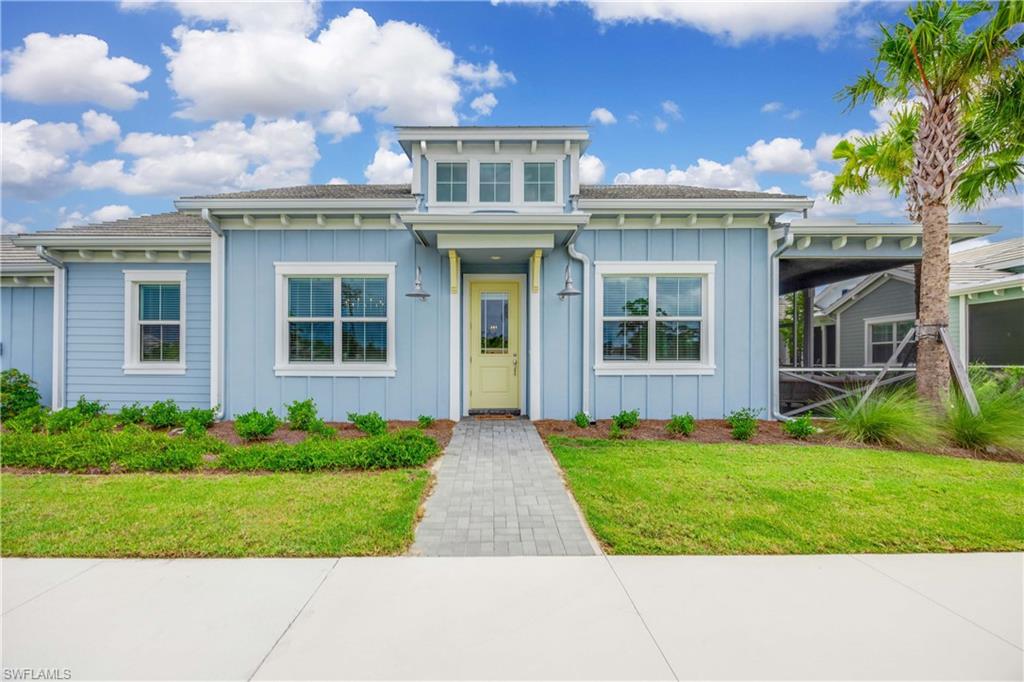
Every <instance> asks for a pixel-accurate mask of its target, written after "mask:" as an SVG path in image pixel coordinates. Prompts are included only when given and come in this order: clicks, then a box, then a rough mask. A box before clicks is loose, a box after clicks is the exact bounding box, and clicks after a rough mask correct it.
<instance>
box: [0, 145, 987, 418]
mask: <svg viewBox="0 0 1024 682" xmlns="http://www.w3.org/2000/svg"><path fill="white" fill-rule="evenodd" d="M396 132H397V138H398V142H399V143H400V144H401V147H402V149H403V150H404V151H405V153H406V155H407V156H408V158H409V160H410V162H411V165H412V171H413V174H412V180H411V182H410V183H409V184H405V185H307V186H301V187H290V188H280V189H268V190H257V191H251V192H232V193H227V194H218V195H209V196H196V197H184V198H181V199H179V200H177V201H176V202H175V207H176V208H177V211H175V212H171V213H165V214H160V215H155V216H143V217H139V218H132V219H129V220H123V221H117V222H113V223H103V224H99V225H89V226H83V227H75V228H68V229H58V230H51V231H45V232H36V233H31V234H25V235H21V236H18V237H16V238H15V239H14V243H15V244H17V245H19V246H21V247H31V248H32V249H35V253H36V254H38V256H39V259H41V260H38V259H36V260H34V261H33V262H34V265H33V267H36V268H39V269H40V273H41V274H40V276H41V277H50V278H51V282H52V284H50V285H49V286H47V287H46V288H45V291H46V294H45V296H44V295H40V299H42V298H46V297H52V301H53V307H52V314H51V315H50V317H49V318H48V319H50V320H51V327H52V333H51V327H46V326H45V324H43V322H44V320H45V319H47V315H46V314H45V307H43V304H42V302H40V306H39V307H38V308H33V312H32V315H31V316H29V315H27V313H19V315H20V316H19V317H18V318H17V321H12V322H8V323H7V324H5V334H10V336H11V339H12V340H6V339H7V338H8V337H7V336H5V345H7V344H12V347H14V348H17V349H19V351H20V349H23V348H25V347H26V346H28V347H32V348H42V347H44V346H45V338H47V336H46V335H50V336H49V338H50V339H51V340H50V349H51V352H50V353H48V354H46V356H47V357H49V358H51V365H52V372H51V369H50V368H43V367H38V366H35V365H31V364H23V366H24V367H26V368H29V369H30V370H31V373H32V374H33V375H34V376H35V377H36V378H37V380H38V381H39V382H40V384H45V383H47V376H48V373H50V374H51V375H52V376H51V377H50V381H49V385H50V386H51V389H50V391H51V396H50V397H51V403H52V404H53V405H54V406H55V407H60V406H62V405H65V404H68V403H71V402H73V401H75V400H76V399H77V398H78V396H80V395H85V396H87V397H89V398H92V399H96V400H101V401H103V402H105V403H108V404H109V405H110V406H111V408H117V407H118V406H120V405H123V404H125V403H131V402H134V401H140V402H143V403H151V402H153V401H155V400H162V399H166V398H173V399H174V400H176V401H177V402H179V403H180V404H182V405H183V406H185V407H193V406H210V405H219V406H220V407H221V411H222V415H223V416H225V417H228V418H231V417H234V416H235V415H238V414H240V413H243V412H246V411H249V410H251V409H254V408H256V409H260V410H265V409H267V408H272V409H275V410H277V411H279V412H280V411H281V409H282V405H283V404H284V403H286V402H289V401H291V400H295V399H305V398H307V397H312V398H314V399H315V400H316V402H317V405H318V407H319V409H320V411H321V413H322V414H323V415H324V416H325V417H326V418H328V419H331V420H343V419H345V418H346V415H347V414H348V413H349V412H352V411H356V412H366V411H371V410H376V411H378V412H380V413H381V414H382V415H384V416H385V417H386V418H389V419H415V418H416V417H417V416H418V415H421V414H424V415H431V416H435V417H449V418H452V419H459V418H461V417H462V416H464V415H467V414H470V413H474V412H477V411H483V410H501V411H509V412H519V413H520V414H525V415H528V416H529V417H531V418H533V419H539V418H555V419H566V418H570V417H572V416H573V415H574V414H576V413H577V412H579V411H583V412H585V413H587V414H589V415H591V416H593V417H598V418H607V417H609V416H610V415H612V414H615V413H617V412H619V411H620V410H624V409H626V410H629V409H634V408H635V409H638V410H640V412H641V414H642V415H643V416H644V417H646V418H666V417H668V416H669V415H671V414H681V413H684V412H690V413H692V414H693V415H694V416H696V417H699V418H713V417H721V416H722V415H724V414H727V413H728V412H730V411H732V410H735V409H738V408H743V407H752V408H754V409H760V410H762V411H763V413H764V414H765V415H766V416H769V415H772V414H776V412H777V410H776V407H777V404H778V400H777V391H778V388H777V379H778V369H777V366H776V358H777V353H776V352H775V344H776V343H777V338H776V337H777V335H776V333H775V330H776V329H777V328H778V320H777V310H776V306H775V305H773V304H774V302H775V301H776V300H777V297H778V295H779V294H780V293H786V292H790V291H795V290H799V289H805V288H807V287H817V286H821V285H823V284H827V283H829V282H832V281H835V280H836V279H838V278H844V279H849V278H852V277H859V276H864V275H868V274H871V273H874V272H877V271H880V270H885V269H891V268H892V267H896V266H901V265H905V264H907V263H912V262H914V261H915V260H917V259H919V258H920V245H919V238H920V234H921V228H920V226H919V225H908V224H892V225H868V226H865V225H858V224H855V223H853V222H815V221H806V220H805V221H803V222H801V223H800V224H796V223H793V224H792V225H791V224H789V223H788V222H787V221H786V220H782V219H781V218H782V217H783V216H794V215H797V214H799V213H800V212H802V211H805V210H807V209H809V208H811V207H812V205H813V202H812V201H811V200H810V199H808V198H806V197H802V196H792V195H784V194H774V193H763V192H745V191H732V190H721V189H708V188H698V187H684V186H675V185H585V184H581V183H580V172H579V171H580V168H579V160H580V156H581V155H582V154H583V153H584V152H585V151H586V149H587V148H588V146H589V144H590V138H589V133H588V131H587V129H586V128H584V127H575V126H516V127H401V128H398V129H397V131H396ZM950 229H951V233H952V235H953V238H954V239H956V240H960V239H968V238H971V237H976V236H979V235H984V234H990V233H991V232H992V231H993V230H992V229H991V228H987V227H985V226H981V225H977V224H968V225H953V226H951V228H950ZM11 253H12V254H14V255H12V259H11V260H0V270H2V272H3V275H4V279H5V284H6V281H7V275H8V273H10V274H11V277H12V279H11V282H12V286H13V284H14V283H15V281H16V278H17V275H16V274H15V272H14V270H13V268H15V267H22V266H21V265H17V263H16V262H15V257H16V258H22V257H31V256H32V253H31V252H30V251H29V252H25V251H19V252H11ZM26 253H27V254H28V256H25V255H24V254H26ZM45 268H50V270H49V271H47V272H48V273H49V274H44V273H43V270H44V269H45ZM23 283H24V280H23ZM40 283H41V284H42V283H45V280H40ZM19 286H23V284H22V285H19ZM51 290H52V293H51ZM5 295H6V294H5ZM13 297H14V295H13V288H12V303H10V304H6V298H5V310H4V314H5V315H6V313H7V309H10V310H12V311H13V310H14V309H15V306H14V303H13ZM25 297H26V295H24V294H19V300H20V299H23V298H25ZM19 310H21V308H19ZM12 314H13V313H12ZM5 319H6V318H5ZM29 320H32V322H31V324H30V322H29ZM37 324H38V327H37ZM44 327H45V328H44ZM36 333H38V336H35V334H36ZM12 357H13V356H12ZM18 362H19V363H22V362H26V361H23V360H18ZM5 366H6V365H5Z"/></svg>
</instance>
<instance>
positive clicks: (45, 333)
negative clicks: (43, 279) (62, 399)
mask: <svg viewBox="0 0 1024 682" xmlns="http://www.w3.org/2000/svg"><path fill="white" fill-rule="evenodd" d="M0 346H2V347H0V369H16V370H19V371H21V372H24V373H26V374H28V375H29V376H31V377H32V378H33V379H34V380H35V382H36V387H37V388H38V389H39V394H40V396H41V397H42V403H43V405H49V404H50V397H51V388H52V384H51V378H52V376H53V369H52V368H53V288H52V287H0Z"/></svg>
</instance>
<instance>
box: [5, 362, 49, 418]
mask: <svg viewBox="0 0 1024 682" xmlns="http://www.w3.org/2000/svg"><path fill="white" fill-rule="evenodd" d="M39 399H40V398H39V390H38V389H37V388H36V382H35V381H33V379H32V377H30V376H29V375H27V374H25V373H24V372H19V371H18V370H16V369H5V370H4V371H3V372H0V419H3V420H4V421H7V420H8V419H10V418H11V417H14V416H15V415H18V414H21V413H22V412H24V411H25V410H27V409H29V408H32V407H38V406H39Z"/></svg>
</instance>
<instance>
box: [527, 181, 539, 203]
mask: <svg viewBox="0 0 1024 682" xmlns="http://www.w3.org/2000/svg"><path fill="white" fill-rule="evenodd" d="M523 199H524V200H525V201H540V189H538V187H537V185H526V186H525V187H523Z"/></svg>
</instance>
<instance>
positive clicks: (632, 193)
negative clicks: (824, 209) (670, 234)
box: [580, 185, 806, 199]
mask: <svg viewBox="0 0 1024 682" xmlns="http://www.w3.org/2000/svg"><path fill="white" fill-rule="evenodd" d="M580 198H581V199H806V197H804V196H801V195H799V194H772V193H770V192H745V191H740V190H734V189H714V188H711V187H690V186H688V185H580Z"/></svg>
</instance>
